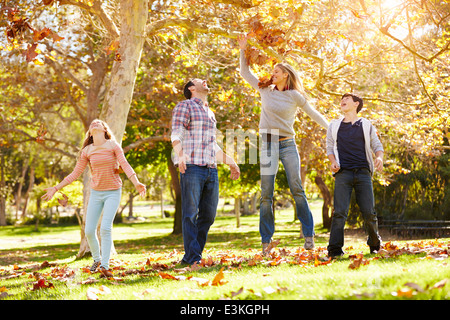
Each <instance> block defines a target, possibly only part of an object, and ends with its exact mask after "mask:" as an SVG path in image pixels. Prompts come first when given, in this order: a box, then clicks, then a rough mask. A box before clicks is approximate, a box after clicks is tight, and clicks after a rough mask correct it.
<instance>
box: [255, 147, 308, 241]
mask: <svg viewBox="0 0 450 320" xmlns="http://www.w3.org/2000/svg"><path fill="white" fill-rule="evenodd" d="M279 160H281V162H282V163H283V166H284V170H285V171H286V175H287V180H288V184H289V188H290V190H291V193H292V195H293V197H294V200H295V205H296V209H297V217H298V219H299V220H300V222H301V224H302V231H303V235H304V236H305V237H312V236H313V235H314V220H313V216H312V214H311V210H310V209H309V205H308V201H307V199H306V195H305V191H304V190H303V187H302V180H301V177H300V157H299V155H298V151H297V145H296V144H295V141H294V139H286V140H282V141H275V142H266V141H263V142H262V148H261V160H260V170H261V206H260V218H259V232H260V234H261V242H263V243H269V242H270V241H271V239H272V235H273V234H274V232H275V221H274V216H273V208H272V203H273V192H274V188H275V177H276V174H277V172H278V163H279Z"/></svg>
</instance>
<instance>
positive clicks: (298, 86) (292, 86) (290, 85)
mask: <svg viewBox="0 0 450 320" xmlns="http://www.w3.org/2000/svg"><path fill="white" fill-rule="evenodd" d="M277 67H278V68H280V69H281V71H283V72H284V73H287V74H288V77H287V80H286V87H285V90H297V91H298V92H300V93H301V94H302V95H303V96H304V97H305V99H306V92H305V90H304V89H303V84H302V82H301V80H300V76H299V75H298V73H297V71H295V69H294V68H292V66H291V65H290V64H287V63H285V62H281V63H277V64H276V65H275V68H277Z"/></svg>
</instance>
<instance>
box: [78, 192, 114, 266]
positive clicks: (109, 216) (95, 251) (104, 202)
mask: <svg viewBox="0 0 450 320" xmlns="http://www.w3.org/2000/svg"><path fill="white" fill-rule="evenodd" d="M121 194H122V189H117V190H108V191H97V190H94V189H91V195H90V196H89V203H88V207H87V212H86V226H85V229H84V231H85V233H86V239H87V241H88V244H89V247H90V248H91V253H92V257H93V258H94V261H101V264H100V266H101V267H103V268H105V269H106V270H108V269H109V257H110V256H111V247H112V237H111V233H112V227H113V222H114V217H115V216H116V213H117V209H118V208H119V205H120V198H121ZM102 211H103V217H102V222H101V225H100V236H101V242H102V243H101V256H100V246H99V241H98V238H97V225H98V220H99V219H100V216H101V214H102Z"/></svg>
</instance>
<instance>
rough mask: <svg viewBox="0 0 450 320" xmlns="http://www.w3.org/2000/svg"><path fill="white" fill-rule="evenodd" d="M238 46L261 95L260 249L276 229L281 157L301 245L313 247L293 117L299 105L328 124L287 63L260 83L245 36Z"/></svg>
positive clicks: (250, 80)
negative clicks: (250, 63)
mask: <svg viewBox="0 0 450 320" xmlns="http://www.w3.org/2000/svg"><path fill="white" fill-rule="evenodd" d="M238 43H239V47H240V73H241V76H242V77H243V78H244V79H245V80H246V81H247V82H248V83H249V84H250V85H251V86H252V87H253V88H254V89H256V90H258V92H259V94H260V96H261V119H260V123H259V132H260V137H261V138H262V144H260V145H261V152H260V170H261V173H260V174H261V206H260V222H259V231H260V234H261V242H262V248H263V253H264V254H267V253H268V251H270V248H271V246H270V245H269V244H270V242H271V241H272V235H273V234H274V231H275V222H274V216H273V209H272V203H273V192H274V185H275V176H276V174H277V171H278V162H279V160H281V162H282V163H283V166H284V169H285V171H286V175H287V179H288V183H289V188H290V190H291V193H292V195H293V197H294V200H295V205H296V209H297V216H298V218H299V220H300V222H301V223H302V230H303V235H304V237H305V244H304V247H305V249H307V250H311V249H313V248H314V221H313V217H312V214H311V210H310V209H309V205H308V201H307V199H306V195H305V192H304V190H303V187H302V181H301V178H300V157H299V154H298V151H297V145H296V143H295V139H294V138H295V132H294V121H295V116H296V113H297V112H298V109H299V108H300V109H301V110H302V111H304V112H306V114H307V115H308V116H309V117H310V118H311V119H313V120H314V121H315V122H317V123H318V124H319V125H321V126H322V127H324V128H325V129H327V128H328V122H327V120H326V119H325V118H324V117H323V116H322V115H321V114H320V113H319V112H317V110H315V109H314V108H312V107H311V106H310V105H309V104H308V101H307V100H306V99H305V95H304V93H303V92H304V91H303V88H302V85H301V82H300V78H299V76H298V75H297V73H296V71H295V70H294V69H293V68H292V67H291V66H290V65H288V64H286V63H279V64H277V65H276V66H275V68H274V69H273V72H272V78H271V80H270V82H268V83H260V81H259V80H258V78H257V77H256V76H255V75H254V74H253V73H252V72H251V71H250V69H249V66H248V63H247V61H246V59H245V54H244V51H245V49H246V47H247V37H246V36H241V37H239V38H238Z"/></svg>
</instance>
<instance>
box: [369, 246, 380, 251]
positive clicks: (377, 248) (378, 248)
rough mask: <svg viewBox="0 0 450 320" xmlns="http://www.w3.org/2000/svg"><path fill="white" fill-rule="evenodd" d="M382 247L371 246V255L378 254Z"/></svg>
mask: <svg viewBox="0 0 450 320" xmlns="http://www.w3.org/2000/svg"><path fill="white" fill-rule="evenodd" d="M378 251H380V246H370V253H378Z"/></svg>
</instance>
